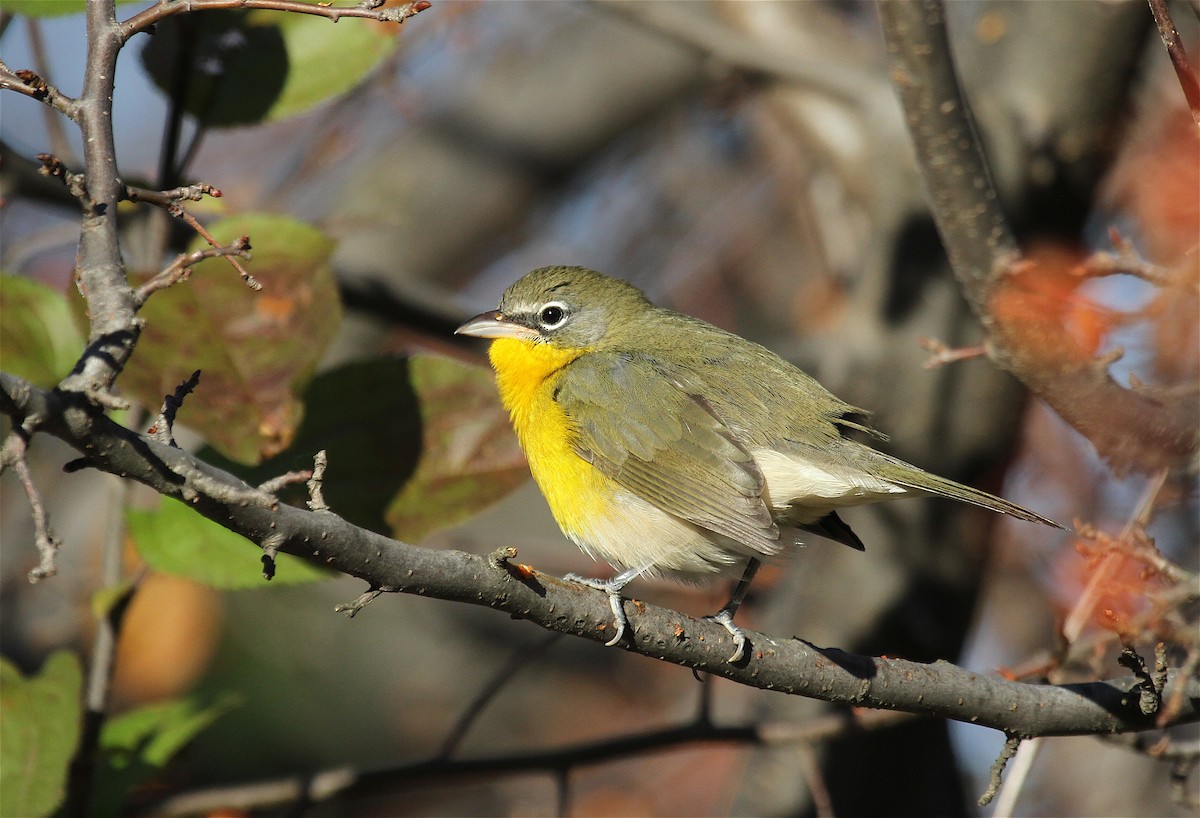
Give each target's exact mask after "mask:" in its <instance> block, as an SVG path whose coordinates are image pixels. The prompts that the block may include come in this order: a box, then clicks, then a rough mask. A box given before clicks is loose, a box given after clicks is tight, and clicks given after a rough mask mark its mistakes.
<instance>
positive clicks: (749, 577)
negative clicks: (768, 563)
mask: <svg viewBox="0 0 1200 818" xmlns="http://www.w3.org/2000/svg"><path fill="white" fill-rule="evenodd" d="M760 565H762V563H761V562H759V561H758V560H756V559H752V560H750V562H748V563H747V564H746V570H745V571H744V572H743V573H742V578H741V579H739V580H738V583H737V585H735V586H734V587H733V593H732V594H730V595H729V601H728V602H726V603H725V607H723V608H721V610H719V611H717V612H716V613H715V614H713V615H712V616H706V617H704V618H705V619H711V620H712V621H714V622H717V623H719V624H720V625H721V626H722V627H724V628H725V630H727V631H729V635H730V636H732V637H733V655H732V656H730V657H729V664H731V665H735V664H737V663H738V662H740V661H742V653H743V652H744V651H745V649H746V632H745V631H744V630H742V629H741V628H739V627H738V626H737V625H735V624H733V616H734V614H736V613H737V610H738V608H740V607H741V606H742V600H744V599H745V598H746V592H747V591H749V590H750V583H751V582H753V581H754V575H755V574H757V573H758V567H759V566H760Z"/></svg>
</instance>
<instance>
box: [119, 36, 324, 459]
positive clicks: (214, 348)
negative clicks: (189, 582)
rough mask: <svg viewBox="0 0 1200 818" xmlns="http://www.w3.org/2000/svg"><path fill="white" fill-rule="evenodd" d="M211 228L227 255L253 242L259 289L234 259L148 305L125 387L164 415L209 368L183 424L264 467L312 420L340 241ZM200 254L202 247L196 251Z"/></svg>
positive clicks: (282, 231) (269, 220) (242, 220)
mask: <svg viewBox="0 0 1200 818" xmlns="http://www.w3.org/2000/svg"><path fill="white" fill-rule="evenodd" d="M200 16H203V15H200ZM209 230H210V232H211V233H212V234H213V236H215V237H216V239H217V240H218V241H220V242H221V243H222V244H226V245H227V244H231V243H232V242H233V241H234V240H236V239H237V238H238V237H239V236H243V235H248V236H250V240H251V244H252V249H251V253H252V255H253V258H252V260H251V261H249V262H245V264H246V267H247V269H248V270H249V271H250V272H251V273H252V274H253V275H254V276H255V277H256V278H257V279H258V280H259V281H260V282H261V283H262V285H263V288H262V290H261V291H260V292H254V291H252V290H250V289H249V288H248V287H246V285H245V283H244V282H242V280H241V278H240V277H239V276H238V274H237V273H236V272H235V271H234V269H233V268H232V267H231V266H230V265H229V263H228V261H227V260H226V259H221V258H216V259H208V260H206V261H204V262H201V263H200V264H198V265H196V268H195V269H194V270H193V272H192V274H191V277H190V278H189V279H188V280H187V281H184V282H180V283H179V284H176V285H175V286H173V287H170V288H168V289H166V290H161V291H159V292H157V293H155V294H154V295H152V296H151V297H150V300H149V301H147V302H146V306H145V307H144V308H143V309H142V312H141V315H142V317H143V318H145V319H146V327H145V329H144V330H143V331H142V334H141V339H140V340H139V342H138V354H137V355H135V356H133V358H132V359H131V360H130V363H129V365H128V366H127V367H126V368H125V372H124V374H122V376H121V386H122V387H123V388H124V389H127V390H128V391H130V392H132V393H133V394H134V395H135V396H136V397H137V399H138V400H139V401H140V402H141V403H142V404H143V405H144V406H147V407H152V408H153V409H154V410H157V408H158V407H159V406H160V405H161V404H162V399H163V396H164V395H168V394H171V393H172V392H174V391H175V387H176V386H178V385H179V384H180V383H182V382H183V381H184V380H186V379H187V378H188V376H190V375H191V373H192V372H193V371H194V370H196V369H200V370H202V372H203V374H202V376H201V378H200V385H199V387H197V389H196V391H195V392H194V393H193V394H192V395H191V396H190V397H189V398H188V400H187V403H186V404H185V405H184V407H183V410H182V411H181V412H180V415H179V422H180V423H182V424H183V425H185V426H188V427H191V428H193V429H196V430H197V431H199V432H201V433H202V434H203V435H204V436H205V437H206V438H207V439H208V441H209V443H211V444H212V445H213V446H214V447H215V448H216V449H217V450H219V451H220V452H222V453H223V454H225V455H226V456H227V457H229V458H230V459H232V460H235V461H238V462H243V463H257V462H258V461H259V460H261V459H262V458H263V457H269V456H271V455H274V454H276V453H278V452H280V451H282V450H283V449H285V448H287V446H288V444H289V443H290V442H291V440H292V437H293V436H294V434H295V431H296V427H297V426H298V425H299V422H300V419H301V415H302V412H303V406H302V405H301V403H300V401H299V400H298V399H297V395H298V394H299V393H300V392H301V391H302V390H303V388H304V385H305V384H306V382H307V381H308V379H309V377H310V376H311V374H312V371H313V369H314V367H315V366H316V363H317V361H318V360H319V359H320V357H321V353H322V352H323V351H324V349H325V347H326V345H327V344H328V343H329V341H330V339H331V338H332V337H333V334H334V332H335V331H336V330H337V327H338V324H339V323H340V321H341V317H342V308H341V303H340V301H339V300H338V293H337V284H336V282H335V281H334V277H333V272H332V270H331V268H330V265H329V257H330V255H331V254H332V252H333V248H334V243H333V241H331V240H330V239H328V238H327V237H326V236H325V235H324V234H323V233H321V232H320V231H319V230H317V229H316V228H314V227H311V226H310V225H307V224H305V223H303V222H300V221H297V220H295V219H292V218H288V217H286V216H274V215H267V214H250V215H244V216H238V217H235V218H231V219H226V220H224V221H221V222H217V223H216V224H214V225H212V226H210V228H209ZM202 246H204V244H203V242H202V241H201V240H200V239H197V240H196V242H195V243H194V244H193V248H192V249H198V248H200V247H202ZM142 278H144V276H143V277H142Z"/></svg>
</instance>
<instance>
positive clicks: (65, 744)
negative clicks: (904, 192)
mask: <svg viewBox="0 0 1200 818" xmlns="http://www.w3.org/2000/svg"><path fill="white" fill-rule="evenodd" d="M82 694H83V671H82V670H81V669H80V667H79V660H78V659H77V658H76V657H75V655H74V654H73V653H69V652H67V651H65V650H60V651H58V652H56V653H54V654H53V655H51V656H50V658H48V659H47V660H46V663H45V664H44V665H43V666H42V671H41V673H38V674H36V675H34V676H22V675H21V672H20V671H19V670H17V668H16V667H15V666H13V665H12V664H11V663H9V662H8V660H7V659H0V721H3V723H4V729H3V730H0V815H5V816H10V815H11V816H42V815H50V814H51V813H52V812H54V810H55V809H56V808H57V807H58V805H59V804H60V803H62V800H63V797H64V796H65V794H66V784H67V769H68V767H69V765H70V763H71V757H72V756H73V755H74V753H75V745H76V744H77V743H78V742H79V731H80V729H81V728H82V719H83V700H82Z"/></svg>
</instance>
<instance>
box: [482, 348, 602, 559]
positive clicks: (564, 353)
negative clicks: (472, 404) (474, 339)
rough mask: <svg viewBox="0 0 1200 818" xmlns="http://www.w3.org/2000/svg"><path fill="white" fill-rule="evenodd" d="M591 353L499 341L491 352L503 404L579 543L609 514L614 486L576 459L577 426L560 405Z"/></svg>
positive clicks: (545, 490)
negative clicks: (567, 373)
mask: <svg viewBox="0 0 1200 818" xmlns="http://www.w3.org/2000/svg"><path fill="white" fill-rule="evenodd" d="M587 351H588V350H587V349H564V348H561V347H556V346H554V345H552V344H544V343H533V342H531V341H526V340H523V339H517V338H497V339H496V340H494V341H492V345H491V347H490V348H489V349H488V357H489V358H490V359H491V362H492V368H493V369H495V370H496V384H497V386H498V388H499V391H500V401H501V403H503V404H504V408H505V409H507V410H508V414H509V417H511V418H512V424H513V428H514V429H515V430H516V432H517V440H519V441H520V443H521V448H522V449H523V450H524V452H525V457H526V458H528V460H529V470H530V472H532V473H533V479H534V480H535V481H537V484H538V488H540V489H541V491H542V494H543V495H544V496H545V497H546V502H547V503H549V504H550V511H551V513H552V514H553V515H554V519H555V520H556V521H557V522H558V525H559V527H560V528H562V530H563V532H564V533H565V534H566V535H567V536H568V537H570V538H571V539H572V540H575V541H576V542H579V538H580V537H586V535H587V532H588V530H589V529H590V528H591V524H594V522H595V521H596V520H597V517H602V516H604V515H605V512H606V511H607V510H608V506H609V500H610V498H611V496H612V493H613V490H614V488H615V486H614V484H613V483H612V482H611V481H610V480H609V479H608V478H607V477H605V476H604V475H603V474H601V473H600V472H599V471H598V470H596V469H595V468H593V467H592V465H591V464H590V463H588V462H587V461H586V460H584V459H583V458H582V457H580V456H579V455H578V454H576V452H575V449H574V447H573V443H574V441H575V438H576V430H575V426H574V424H573V423H572V421H571V419H570V418H568V417H567V414H566V413H565V412H564V411H563V409H562V407H561V406H560V405H559V404H558V402H557V401H555V399H554V391H555V387H556V386H558V381H559V380H560V378H562V376H563V372H562V369H563V367H565V366H566V365H567V364H569V363H571V362H572V361H574V360H575V359H576V358H578V357H579V356H580V355H583V354H584V353H586V352H587Z"/></svg>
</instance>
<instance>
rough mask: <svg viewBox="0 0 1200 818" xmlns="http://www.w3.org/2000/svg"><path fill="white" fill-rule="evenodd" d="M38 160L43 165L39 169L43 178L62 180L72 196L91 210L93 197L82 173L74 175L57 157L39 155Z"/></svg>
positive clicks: (44, 154)
mask: <svg viewBox="0 0 1200 818" xmlns="http://www.w3.org/2000/svg"><path fill="white" fill-rule="evenodd" d="M36 159H37V160H38V161H39V162H41V163H42V166H41V167H40V168H38V173H40V174H42V175H43V176H49V177H50V178H51V179H60V180H61V181H62V183H63V184H64V185H66V188H67V190H68V191H70V193H71V195H72V196H74V197H75V198H76V199H78V200H79V201H80V202H81V203H82V204H83V206H84V209H91V207H92V205H93V204H94V203H93V202H92V199H91V197H90V196H89V195H88V189H87V179H86V177H85V176H84V175H83V174H82V173H72V172H71V171H69V170H67V166H66V165H64V164H63V162H62V160H61V159H59V158H58V157H57V156H54V155H53V154H49V153H39V154H37V156H36Z"/></svg>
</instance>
